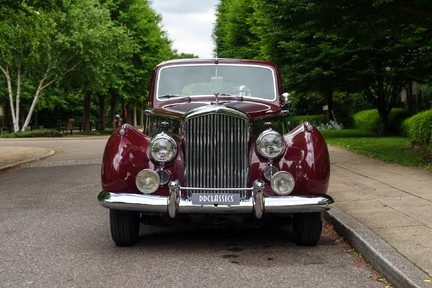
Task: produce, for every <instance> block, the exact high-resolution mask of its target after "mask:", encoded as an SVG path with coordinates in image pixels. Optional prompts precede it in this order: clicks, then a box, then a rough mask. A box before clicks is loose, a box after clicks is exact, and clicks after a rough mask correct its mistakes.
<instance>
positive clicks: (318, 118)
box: [288, 114, 325, 127]
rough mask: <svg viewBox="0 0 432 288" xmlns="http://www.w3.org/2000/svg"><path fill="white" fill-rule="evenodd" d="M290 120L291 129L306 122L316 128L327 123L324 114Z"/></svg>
mask: <svg viewBox="0 0 432 288" xmlns="http://www.w3.org/2000/svg"><path fill="white" fill-rule="evenodd" d="M288 119H289V121H290V127H297V126H298V125H300V124H301V123H303V122H306V121H307V122H309V123H311V124H312V125H314V126H320V125H322V124H323V123H324V122H325V121H324V120H325V119H324V115H323V114H318V115H298V116H290V117H289V118H288Z"/></svg>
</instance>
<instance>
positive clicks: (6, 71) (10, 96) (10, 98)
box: [0, 66, 19, 132]
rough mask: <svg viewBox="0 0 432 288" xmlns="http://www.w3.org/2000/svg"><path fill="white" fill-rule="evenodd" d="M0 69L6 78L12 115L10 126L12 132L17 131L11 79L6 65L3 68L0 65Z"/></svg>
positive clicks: (17, 121)
mask: <svg viewBox="0 0 432 288" xmlns="http://www.w3.org/2000/svg"><path fill="white" fill-rule="evenodd" d="M0 70H1V71H2V72H3V74H4V76H5V78H6V84H7V89H8V94H9V106H10V111H11V115H12V126H13V127H12V128H13V131H14V132H17V131H19V119H18V118H17V115H16V113H15V107H14V98H13V91H12V79H11V77H10V74H9V69H8V68H7V67H6V68H4V67H2V66H0ZM18 116H19V115H18Z"/></svg>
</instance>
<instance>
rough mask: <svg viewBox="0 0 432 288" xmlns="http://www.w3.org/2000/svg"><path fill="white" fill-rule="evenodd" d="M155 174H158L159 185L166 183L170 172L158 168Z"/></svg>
mask: <svg viewBox="0 0 432 288" xmlns="http://www.w3.org/2000/svg"><path fill="white" fill-rule="evenodd" d="M157 174H158V175H159V179H160V185H161V186H162V185H165V184H167V183H168V181H169V179H170V174H169V173H168V172H167V171H166V170H158V171H157Z"/></svg>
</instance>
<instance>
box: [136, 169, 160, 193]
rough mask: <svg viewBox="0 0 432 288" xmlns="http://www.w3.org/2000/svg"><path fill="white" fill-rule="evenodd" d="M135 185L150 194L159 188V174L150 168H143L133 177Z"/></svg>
mask: <svg viewBox="0 0 432 288" xmlns="http://www.w3.org/2000/svg"><path fill="white" fill-rule="evenodd" d="M135 185H136V187H137V188H138V190H139V191H140V192H142V193H144V194H152V193H154V192H156V190H157V189H159V186H160V177H159V174H158V173H157V172H156V171H154V170H152V169H143V170H141V171H140V172H138V174H137V175H136V177H135Z"/></svg>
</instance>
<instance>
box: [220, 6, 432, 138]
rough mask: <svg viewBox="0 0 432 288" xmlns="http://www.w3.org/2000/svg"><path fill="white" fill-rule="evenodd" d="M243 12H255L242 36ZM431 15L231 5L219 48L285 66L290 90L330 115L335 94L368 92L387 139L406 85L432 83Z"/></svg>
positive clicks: (408, 10) (421, 9)
mask: <svg viewBox="0 0 432 288" xmlns="http://www.w3.org/2000/svg"><path fill="white" fill-rule="evenodd" d="M234 2H235V4H233V3H234ZM239 6H242V7H243V8H241V7H239ZM251 8H252V9H251ZM242 9H249V10H246V11H248V13H246V14H241V17H242V23H241V24H239V25H241V26H242V29H241V30H239V27H238V26H237V25H234V23H237V21H238V20H237V19H238V17H239V16H238V15H240V14H237V13H236V11H243V10H242ZM250 11H252V13H250ZM431 15H432V11H431V9H430V3H429V2H428V1H426V0H421V1H411V2H406V1H403V0H379V1H378V0H376V1H363V0H354V1H345V0H328V1H321V0H308V1H302V0H280V1H273V0H253V1H227V0H225V1H222V2H221V4H220V5H219V9H218V18H217V21H216V27H215V35H216V36H217V38H216V40H217V41H216V45H217V50H218V53H219V55H224V57H243V56H244V53H242V51H243V49H244V48H252V49H251V52H252V53H249V54H248V56H249V57H254V58H263V59H266V60H271V61H273V62H275V63H276V64H278V66H279V67H280V68H281V71H282V74H283V76H284V77H283V78H284V79H285V82H284V84H285V85H286V86H287V87H288V88H289V90H290V91H296V93H304V94H305V95H309V94H311V93H317V94H318V95H321V97H324V98H325V101H322V102H325V103H326V104H328V105H329V106H330V109H332V105H333V103H332V98H331V97H332V96H334V94H333V92H334V91H349V92H348V93H349V95H354V94H353V93H360V94H362V96H363V97H364V98H365V99H367V100H368V101H369V103H370V104H371V105H372V107H375V108H376V109H377V110H378V111H379V115H380V121H381V125H380V126H381V128H380V131H381V132H383V133H386V132H387V130H390V127H388V125H387V124H388V123H387V120H388V115H389V113H390V111H391V109H392V108H393V107H395V105H396V103H397V101H398V99H399V96H400V92H401V90H402V88H403V86H404V85H405V84H406V83H409V82H410V81H413V80H416V81H419V82H428V81H429V80H430V79H431V77H432V73H431V72H430V71H432V41H431V37H429V36H428V35H430V34H431V32H432V31H431V30H432V23H431V21H432V20H431V19H432V17H431ZM251 34H252V35H251ZM245 35H248V37H247V38H245ZM407 35H409V36H407ZM222 37H226V38H227V39H233V40H227V42H226V43H225V42H224V41H223V40H220V39H219V38H222ZM235 40H240V41H238V42H235ZM227 43H230V44H227ZM225 53H226V54H225ZM342 112H343V113H344V114H349V113H346V111H342ZM337 113H339V112H337Z"/></svg>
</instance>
